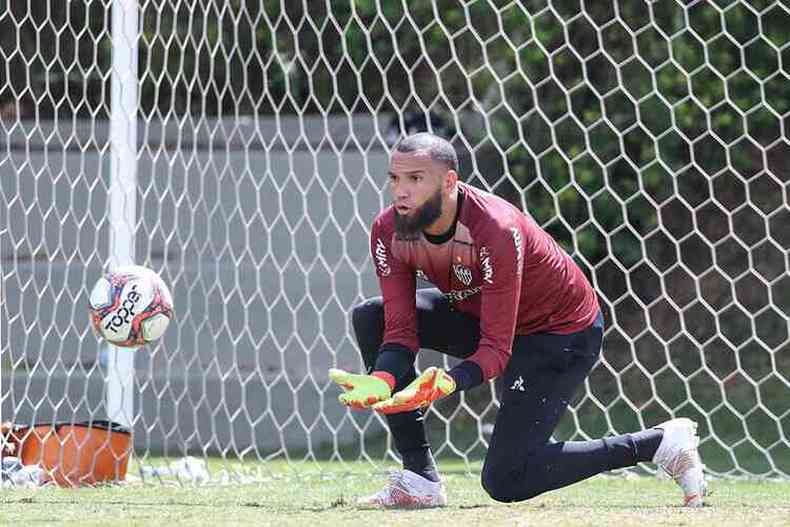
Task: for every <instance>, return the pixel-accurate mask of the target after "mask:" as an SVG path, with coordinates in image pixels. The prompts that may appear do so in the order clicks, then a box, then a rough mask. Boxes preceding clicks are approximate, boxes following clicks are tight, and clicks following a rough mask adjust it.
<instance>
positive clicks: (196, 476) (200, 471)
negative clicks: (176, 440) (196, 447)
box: [140, 456, 211, 485]
mask: <svg viewBox="0 0 790 527" xmlns="http://www.w3.org/2000/svg"><path fill="white" fill-rule="evenodd" d="M140 477H141V478H142V479H143V480H149V479H154V480H156V479H159V480H162V479H166V480H172V479H175V480H176V481H177V482H179V483H190V484H193V485H205V484H207V483H210V482H211V476H210V475H209V472H208V467H207V466H206V461H205V460H203V459H200V458H196V457H193V456H187V457H184V458H181V459H177V460H175V461H171V462H170V463H169V464H167V465H163V466H160V467H154V466H151V465H141V466H140Z"/></svg>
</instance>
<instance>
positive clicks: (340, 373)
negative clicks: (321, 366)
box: [329, 368, 354, 391]
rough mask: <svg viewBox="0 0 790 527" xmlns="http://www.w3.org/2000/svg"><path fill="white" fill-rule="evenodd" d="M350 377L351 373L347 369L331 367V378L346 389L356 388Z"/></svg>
mask: <svg viewBox="0 0 790 527" xmlns="http://www.w3.org/2000/svg"><path fill="white" fill-rule="evenodd" d="M350 377H351V374H350V373H348V372H347V371H344V370H339V369H337V368H329V379H330V380H331V381H332V382H334V383H335V384H337V385H338V386H340V387H341V388H343V389H344V390H346V391H348V390H351V389H353V388H354V385H353V384H351V379H350Z"/></svg>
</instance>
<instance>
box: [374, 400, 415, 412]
mask: <svg viewBox="0 0 790 527" xmlns="http://www.w3.org/2000/svg"><path fill="white" fill-rule="evenodd" d="M372 408H373V409H374V410H375V411H377V412H378V413H380V414H385V415H391V414H399V413H401V412H410V411H412V410H416V409H417V408H418V406H416V405H413V404H410V403H403V404H397V403H395V402H394V401H393V399H388V400H386V401H382V402H380V403H377V404H374V405H373V406H372Z"/></svg>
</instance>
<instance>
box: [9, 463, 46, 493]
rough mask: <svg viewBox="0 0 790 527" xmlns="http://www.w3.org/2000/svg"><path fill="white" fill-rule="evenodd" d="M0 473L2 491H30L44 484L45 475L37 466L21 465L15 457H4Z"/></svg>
mask: <svg viewBox="0 0 790 527" xmlns="http://www.w3.org/2000/svg"><path fill="white" fill-rule="evenodd" d="M1 465H2V466H1V468H0V473H1V474H2V483H3V488H4V489H31V488H37V487H40V486H41V485H43V484H44V483H45V479H46V478H45V476H46V473H45V472H44V469H43V468H41V467H40V466H38V465H23V464H22V463H21V462H20V461H19V459H18V458H16V457H10V456H7V457H4V458H3V459H2V464H1Z"/></svg>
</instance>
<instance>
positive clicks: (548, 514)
mask: <svg viewBox="0 0 790 527" xmlns="http://www.w3.org/2000/svg"><path fill="white" fill-rule="evenodd" d="M295 467H296V468H294V466H289V465H286V464H285V463H283V462H270V463H267V464H266V465H265V467H264V468H263V469H262V472H263V473H264V474H265V476H264V477H263V478H262V480H261V482H260V483H256V484H244V485H226V486H211V487H193V486H188V485H184V486H179V485H175V484H170V485H162V484H159V483H156V484H142V483H139V482H135V479H136V478H134V477H131V478H130V479H131V482H130V483H129V484H128V485H126V486H122V487H121V486H114V487H104V488H97V489H80V490H67V489H57V488H44V489H38V490H5V491H3V492H2V507H0V524H3V525H14V524H21V525H26V524H48V523H59V524H71V525H80V526H82V525H90V526H99V525H101V526H105V525H113V526H124V525H159V526H165V525H166V526H170V525H240V524H241V525H277V526H319V525H321V526H323V525H332V526H338V527H340V526H343V527H347V526H356V525H359V526H366V527H383V526H396V525H397V526H401V525H405V526H408V525H419V526H421V527H424V526H426V525H435V526H437V527H442V526H452V525H453V524H458V525H480V524H485V525H486V526H487V527H490V526H494V525H508V526H512V525H596V526H597V525H617V527H622V526H625V525H639V526H640V527H643V526H645V525H706V526H710V525H715V526H739V527H741V526H743V525H746V524H748V525H749V527H753V526H756V525H771V526H774V525H790V482H774V481H733V480H715V481H713V482H712V483H711V486H712V489H713V492H714V494H713V495H712V496H711V497H710V498H709V505H708V506H706V507H705V508H703V509H701V510H687V509H684V508H682V507H680V506H679V505H678V504H679V502H680V501H681V498H680V494H679V490H678V488H677V487H676V486H675V485H674V483H672V482H671V481H659V480H656V479H655V478H652V477H636V476H633V477H624V476H609V477H606V476H599V477H597V478H593V479H591V480H588V481H585V482H582V483H579V484H577V485H574V486H571V487H569V488H566V489H562V490H559V491H555V492H552V493H548V494H545V495H543V496H539V497H538V498H535V499H533V500H530V501H528V502H524V503H518V504H501V503H496V502H494V501H493V500H491V499H490V498H489V497H488V496H487V495H486V494H485V492H484V491H483V490H482V488H481V487H480V483H479V477H478V475H477V474H470V473H468V472H467V471H466V468H465V467H464V466H463V465H454V464H451V463H444V464H443V465H442V468H443V471H444V475H445V480H446V482H447V486H448V497H449V500H450V504H449V506H448V507H447V508H444V509H441V510H428V511H371V510H360V509H358V508H356V507H355V506H354V505H353V498H354V496H357V495H359V494H365V493H369V492H371V491H374V490H377V489H378V487H379V486H380V485H381V483H382V482H383V481H384V479H385V477H384V475H383V474H382V473H381V471H380V470H379V469H372V467H371V465H370V464H364V463H351V464H342V465H341V464H339V463H321V464H320V465H305V464H302V463H297V464H296V465H295Z"/></svg>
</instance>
